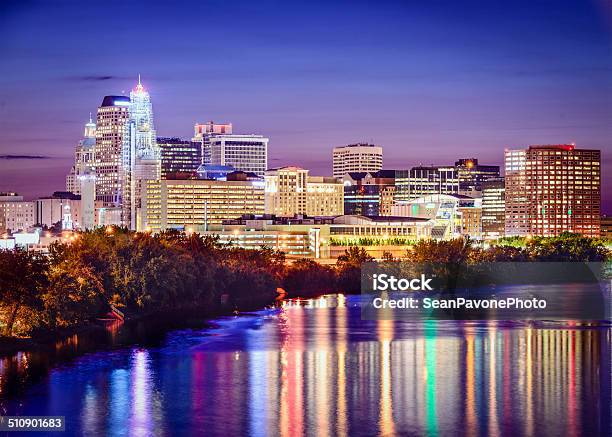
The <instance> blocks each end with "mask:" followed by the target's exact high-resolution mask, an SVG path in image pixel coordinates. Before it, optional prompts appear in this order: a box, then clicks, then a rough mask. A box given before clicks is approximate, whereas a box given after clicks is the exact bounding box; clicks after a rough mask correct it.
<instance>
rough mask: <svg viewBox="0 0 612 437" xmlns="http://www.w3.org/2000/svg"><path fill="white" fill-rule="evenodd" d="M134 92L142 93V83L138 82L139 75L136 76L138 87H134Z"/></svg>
mask: <svg viewBox="0 0 612 437" xmlns="http://www.w3.org/2000/svg"><path fill="white" fill-rule="evenodd" d="M135 91H136V92H139V93H141V92H143V91H144V87H143V86H142V82H141V81H140V74H138V85H136V88H135Z"/></svg>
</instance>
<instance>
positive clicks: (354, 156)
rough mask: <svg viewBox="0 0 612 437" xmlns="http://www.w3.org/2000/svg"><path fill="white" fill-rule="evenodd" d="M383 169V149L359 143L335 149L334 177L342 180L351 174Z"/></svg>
mask: <svg viewBox="0 0 612 437" xmlns="http://www.w3.org/2000/svg"><path fill="white" fill-rule="evenodd" d="M382 167H383V151H382V147H380V146H375V145H373V144H367V143H359V144H349V145H348V146H341V147H334V150H333V176H334V177H336V178H341V177H343V176H344V175H346V174H347V173H349V172H375V171H378V170H381V169H382Z"/></svg>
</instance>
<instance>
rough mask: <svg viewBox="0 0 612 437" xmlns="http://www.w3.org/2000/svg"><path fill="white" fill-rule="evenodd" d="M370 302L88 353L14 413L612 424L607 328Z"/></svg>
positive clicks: (312, 423) (320, 304) (103, 422)
mask: <svg viewBox="0 0 612 437" xmlns="http://www.w3.org/2000/svg"><path fill="white" fill-rule="evenodd" d="M358 302H359V296H350V297H348V298H346V297H344V296H328V297H325V298H321V299H315V300H310V301H301V302H296V301H291V302H289V303H287V304H285V305H284V306H283V308H281V309H277V310H267V311H261V312H258V313H255V314H253V315H248V316H241V317H231V318H224V319H220V320H219V321H218V326H217V327H216V328H215V329H203V330H195V331H194V330H182V331H175V332H173V333H171V334H169V335H168V337H167V339H166V340H165V341H164V342H163V343H162V344H161V346H160V347H147V348H143V347H140V348H136V347H132V348H123V349H119V350H111V351H105V352H98V353H94V354H88V355H85V356H82V357H81V358H79V359H77V360H76V361H73V362H70V363H67V364H66V365H62V366H59V367H56V368H55V369H53V370H51V371H50V373H49V375H48V377H47V378H46V379H43V380H42V381H40V382H38V383H36V384H34V385H32V386H31V387H30V388H29V389H28V390H26V391H25V392H24V393H23V394H22V395H20V396H19V397H18V398H16V399H8V400H4V402H3V405H4V409H5V414H16V413H18V414H29V415H65V416H66V417H67V431H68V432H71V433H73V434H86V435H102V434H107V435H143V436H144V435H195V434H202V433H204V434H206V435H254V436H258V435H261V436H265V435H282V436H297V435H303V434H306V435H319V436H335V435H339V436H343V435H396V434H402V435H468V436H478V435H513V436H515V435H518V436H520V435H525V436H528V435H535V434H539V435H575V436H578V435H585V434H588V435H597V434H605V433H606V432H609V430H610V412H611V410H610V408H611V402H610V398H611V391H610V384H611V381H610V373H611V366H610V360H611V355H610V344H611V338H610V334H611V329H610V328H609V327H603V328H588V329H577V328H573V327H571V326H567V327H564V326H563V325H559V324H556V325H555V326H554V329H553V327H551V328H534V327H530V326H528V325H525V324H517V323H507V322H506V323H504V322H494V321H487V322H456V321H434V320H428V321H419V322H416V321H415V322H400V321H392V320H381V321H363V320H361V316H360V310H359V307H358ZM73 341H74V340H73ZM25 356H26V358H24V357H21V358H19V359H21V360H24V359H25V360H27V354H25ZM4 365H6V363H4ZM0 375H4V373H3V372H2V370H0Z"/></svg>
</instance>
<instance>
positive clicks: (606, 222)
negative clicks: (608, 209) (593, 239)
mask: <svg viewBox="0 0 612 437" xmlns="http://www.w3.org/2000/svg"><path fill="white" fill-rule="evenodd" d="M600 232H601V238H604V239H606V240H609V241H612V216H610V215H602V216H601V231H600Z"/></svg>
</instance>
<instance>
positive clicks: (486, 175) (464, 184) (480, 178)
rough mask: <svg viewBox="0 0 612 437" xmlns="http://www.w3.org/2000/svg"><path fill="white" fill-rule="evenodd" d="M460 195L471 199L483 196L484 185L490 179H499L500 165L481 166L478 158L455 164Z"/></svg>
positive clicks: (462, 160)
mask: <svg viewBox="0 0 612 437" xmlns="http://www.w3.org/2000/svg"><path fill="white" fill-rule="evenodd" d="M455 169H456V170H457V179H458V180H459V194H463V195H465V196H470V197H481V196H482V184H483V182H484V181H486V180H488V179H495V178H499V166H498V165H481V164H479V163H478V159H476V158H464V159H459V160H458V161H456V162H455Z"/></svg>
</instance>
